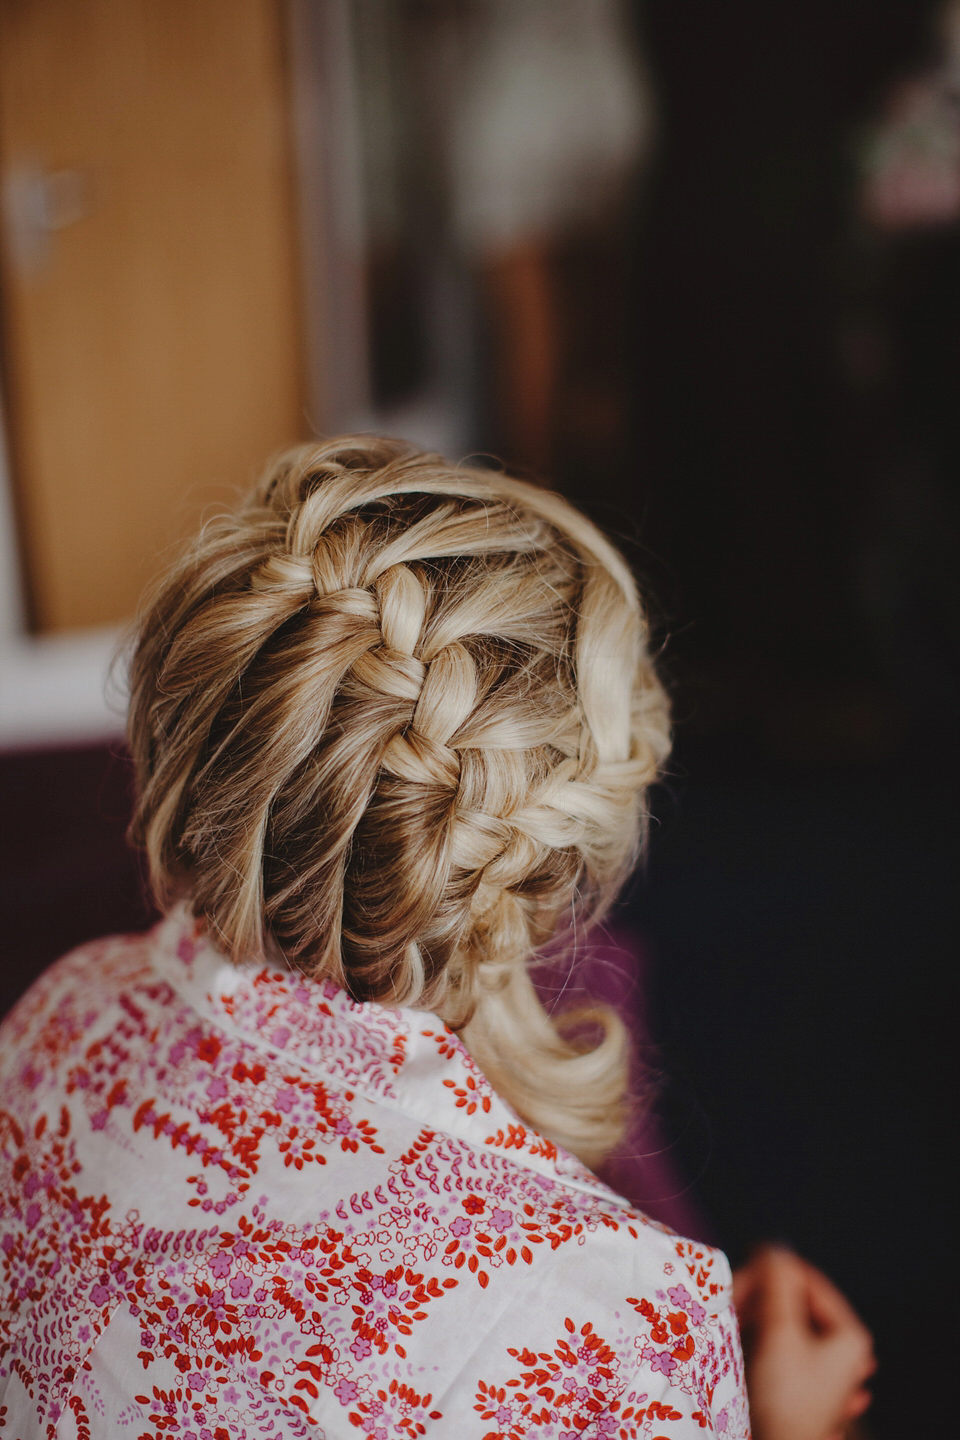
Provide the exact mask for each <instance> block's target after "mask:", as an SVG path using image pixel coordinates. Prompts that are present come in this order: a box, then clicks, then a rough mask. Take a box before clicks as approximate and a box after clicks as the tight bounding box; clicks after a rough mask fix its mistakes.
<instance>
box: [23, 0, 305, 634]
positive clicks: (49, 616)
mask: <svg viewBox="0 0 960 1440" xmlns="http://www.w3.org/2000/svg"><path fill="white" fill-rule="evenodd" d="M283 20H284V10H283V6H282V4H281V0H0V164H2V170H3V180H4V202H5V204H4V225H3V247H2V250H3V253H2V272H0V275H2V278H0V285H2V297H0V298H2V312H0V313H2V327H3V363H4V372H5V373H4V380H5V390H6V404H7V408H8V412H9V413H8V426H9V432H10V438H11V448H12V460H13V467H14V481H15V496H16V500H17V505H18V511H19V519H20V527H21V540H22V550H23V554H24V562H25V570H26V575H27V581H28V589H29V601H30V606H31V611H32V618H33V621H34V624H35V626H36V628H38V629H41V630H48V629H54V630H55V629H64V628H69V627H73V626H83V625H94V624H100V623H104V622H110V621H114V620H119V619H123V618H124V617H125V616H127V615H129V614H130V613H132V611H133V609H134V607H135V605H136V602H137V598H138V596H139V594H140V592H141V589H142V587H143V585H144V583H145V581H147V580H148V579H149V577H150V575H151V573H152V572H154V571H155V570H156V568H157V566H158V564H159V563H160V560H161V559H162V555H163V552H164V551H166V550H168V549H169V548H170V546H171V544H172V543H173V542H175V541H176V540H177V538H178V537H179V536H180V535H181V534H182V533H184V532H185V531H187V530H189V529H190V528H191V527H192V526H194V525H195V523H196V521H197V518H198V516H199V515H200V514H201V513H202V511H203V509H204V507H205V506H208V505H209V504H210V502H211V501H216V500H222V499H223V498H224V496H227V495H230V494H232V493H234V492H235V490H236V489H237V488H238V487H243V486H244V485H245V484H246V483H247V482H248V481H249V479H250V478H251V476H252V475H253V474H255V472H256V471H257V469H258V468H259V467H260V466H261V464H262V463H263V461H264V459H265V458H266V456H267V455H268V454H269V452H270V451H272V450H275V449H277V448H278V447H280V446H282V445H285V444H287V443H289V442H290V441H292V440H294V439H296V438H298V437H299V436H300V435H301V434H302V433H303V432H304V430H305V421H304V418H303V404H302V388H303V387H302V379H301V337H300V328H301V327H300V320H299V296H298V283H297V266H296V259H295V249H296V245H295V222H294V202H293V194H292V180H291V176H292V169H293V167H292V163H291V157H290V144H289V134H288V121H287V110H288V107H287V98H286V81H285V66H284V43H283V41H284V34H283Z"/></svg>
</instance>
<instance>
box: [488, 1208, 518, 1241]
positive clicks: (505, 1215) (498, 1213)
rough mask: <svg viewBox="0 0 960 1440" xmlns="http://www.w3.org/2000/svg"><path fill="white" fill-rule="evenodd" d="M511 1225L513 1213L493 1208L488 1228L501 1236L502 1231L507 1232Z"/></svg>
mask: <svg viewBox="0 0 960 1440" xmlns="http://www.w3.org/2000/svg"><path fill="white" fill-rule="evenodd" d="M512 1224H513V1211H512V1210H501V1209H500V1208H499V1207H498V1206H496V1205H495V1206H494V1207H493V1214H492V1215H491V1216H490V1228H491V1229H492V1230H496V1231H497V1233H498V1234H499V1235H502V1234H503V1232H504V1230H509V1229H510V1226H511V1225H512Z"/></svg>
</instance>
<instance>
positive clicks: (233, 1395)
mask: <svg viewBox="0 0 960 1440" xmlns="http://www.w3.org/2000/svg"><path fill="white" fill-rule="evenodd" d="M223 1398H224V1400H225V1401H226V1403H227V1404H228V1405H239V1404H240V1392H239V1390H238V1389H237V1388H236V1386H234V1385H228V1386H227V1388H226V1390H224V1392H223Z"/></svg>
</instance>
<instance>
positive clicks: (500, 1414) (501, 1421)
mask: <svg viewBox="0 0 960 1440" xmlns="http://www.w3.org/2000/svg"><path fill="white" fill-rule="evenodd" d="M512 1419H513V1411H512V1410H511V1409H510V1407H509V1406H508V1405H501V1406H500V1409H499V1410H498V1411H497V1424H498V1425H509V1424H510V1421H511V1420H512Z"/></svg>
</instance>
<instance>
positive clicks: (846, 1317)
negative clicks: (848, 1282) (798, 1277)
mask: <svg viewBox="0 0 960 1440" xmlns="http://www.w3.org/2000/svg"><path fill="white" fill-rule="evenodd" d="M799 1263H800V1264H801V1265H802V1266H803V1271H804V1279H805V1283H806V1301H807V1310H808V1313H809V1316H810V1319H811V1321H812V1322H813V1324H814V1326H815V1327H816V1328H817V1329H819V1330H820V1331H821V1332H822V1333H829V1332H830V1331H832V1330H838V1329H842V1328H845V1327H848V1326H851V1325H856V1326H861V1321H860V1319H859V1317H858V1315H857V1312H856V1311H855V1310H854V1308H853V1306H852V1305H851V1304H850V1302H849V1300H848V1299H847V1298H846V1296H845V1295H844V1294H843V1293H842V1291H840V1290H838V1289H837V1287H836V1285H834V1283H833V1281H832V1280H828V1279H827V1277H826V1275H824V1273H823V1271H822V1270H818V1269H817V1267H816V1266H815V1265H811V1264H810V1262H809V1261H807V1260H801V1261H800V1262H799ZM861 1328H864V1327H862V1326H861Z"/></svg>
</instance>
